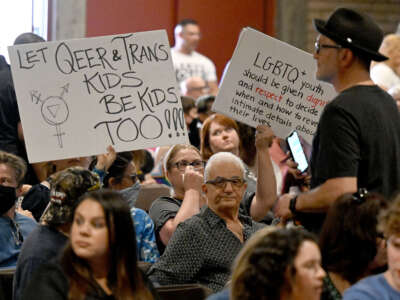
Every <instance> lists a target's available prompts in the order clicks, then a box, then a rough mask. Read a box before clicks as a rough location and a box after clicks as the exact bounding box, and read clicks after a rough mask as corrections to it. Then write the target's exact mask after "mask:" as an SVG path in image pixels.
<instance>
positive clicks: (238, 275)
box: [231, 228, 325, 300]
mask: <svg viewBox="0 0 400 300" xmlns="http://www.w3.org/2000/svg"><path fill="white" fill-rule="evenodd" d="M324 276H325V272H324V270H323V269H322V268H321V254H320V251H319V249H318V245H317V243H316V240H315V237H314V236H313V235H312V234H310V233H308V232H306V231H304V230H301V229H293V228H292V229H285V228H282V229H277V230H272V231H271V228H264V229H262V230H260V231H259V232H257V233H255V234H254V236H253V237H252V238H251V239H250V240H249V241H248V243H247V244H246V246H245V247H244V248H243V249H242V251H241V252H240V254H239V256H238V258H237V259H236V262H235V264H234V269H233V274H232V291H231V299H233V300H250V299H259V300H280V299H297V300H317V299H318V300H319V297H320V294H321V291H322V280H323V278H324Z"/></svg>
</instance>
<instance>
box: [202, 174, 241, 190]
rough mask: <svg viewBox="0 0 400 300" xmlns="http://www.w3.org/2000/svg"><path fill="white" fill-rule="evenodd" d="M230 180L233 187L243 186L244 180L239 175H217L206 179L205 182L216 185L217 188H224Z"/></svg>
mask: <svg viewBox="0 0 400 300" xmlns="http://www.w3.org/2000/svg"><path fill="white" fill-rule="evenodd" d="M228 182H230V183H231V184H232V187H234V188H240V187H241V186H243V184H244V183H245V182H246V180H244V179H243V178H240V177H232V178H225V177H219V176H218V177H217V178H215V179H214V180H207V181H206V183H208V184H212V185H214V186H216V187H217V188H220V189H224V188H226V185H227V184H228Z"/></svg>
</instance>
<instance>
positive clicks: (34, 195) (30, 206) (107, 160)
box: [21, 146, 116, 221]
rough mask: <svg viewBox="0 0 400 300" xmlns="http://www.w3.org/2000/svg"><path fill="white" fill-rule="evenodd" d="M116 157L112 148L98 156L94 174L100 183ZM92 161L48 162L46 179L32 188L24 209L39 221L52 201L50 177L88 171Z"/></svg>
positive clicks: (23, 205)
mask: <svg viewBox="0 0 400 300" xmlns="http://www.w3.org/2000/svg"><path fill="white" fill-rule="evenodd" d="M115 156H116V153H115V150H114V148H113V147H112V146H109V147H108V148H107V153H106V154H100V155H98V156H97V163H96V166H95V167H94V169H93V172H95V173H97V175H99V177H100V182H103V178H104V176H105V174H106V172H107V170H108V168H109V167H110V165H111V164H112V163H113V161H114V159H115ZM90 161H91V158H89V157H77V158H68V159H61V160H55V161H49V162H47V163H46V172H45V178H46V179H45V180H44V181H42V182H41V183H40V184H36V185H34V186H32V188H31V189H30V190H29V192H28V193H27V194H26V195H25V197H24V200H23V201H22V204H21V205H22V208H23V209H26V210H29V211H31V212H32V214H33V216H34V217H35V219H36V220H37V221H38V220H39V219H40V217H41V216H42V214H43V211H44V209H45V208H46V207H47V204H48V203H49V201H50V190H49V188H50V183H49V182H48V180H49V177H50V176H51V175H52V174H54V173H56V172H59V171H62V170H65V169H67V168H70V167H82V168H85V169H88V168H89V165H90Z"/></svg>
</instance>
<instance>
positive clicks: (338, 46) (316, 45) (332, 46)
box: [314, 42, 343, 54]
mask: <svg viewBox="0 0 400 300" xmlns="http://www.w3.org/2000/svg"><path fill="white" fill-rule="evenodd" d="M314 47H315V53H317V54H319V52H320V51H321V49H322V48H330V49H342V48H343V47H342V46H340V45H325V44H320V43H319V42H315V44H314Z"/></svg>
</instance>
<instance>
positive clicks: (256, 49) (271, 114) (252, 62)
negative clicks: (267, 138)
mask: <svg viewBox="0 0 400 300" xmlns="http://www.w3.org/2000/svg"><path fill="white" fill-rule="evenodd" d="M315 71H316V63H315V62H314V59H313V58H312V55H310V54H309V53H306V52H304V51H302V50H300V49H297V48H295V47H293V46H291V45H288V44H286V43H283V42H281V41H279V40H276V39H274V38H272V37H269V36H267V35H265V34H263V33H261V32H258V31H256V30H254V29H251V28H245V29H243V30H242V32H241V34H240V37H239V41H238V44H237V45H236V49H235V51H234V54H233V56H232V60H231V62H230V64H229V66H228V69H227V71H226V74H225V76H224V79H223V82H222V85H221V87H220V90H219V92H218V95H217V98H216V100H215V102H214V105H213V110H214V111H217V112H220V113H223V114H225V115H228V116H230V117H232V118H233V119H235V120H238V121H239V122H243V123H245V124H248V125H250V126H253V127H256V126H257V125H258V124H267V125H269V126H270V127H271V128H272V129H273V130H274V132H275V134H276V135H277V136H279V137H281V138H285V137H286V136H287V135H288V134H289V133H290V132H291V131H292V130H297V131H298V133H299V134H300V135H302V136H303V138H304V139H305V140H306V141H307V142H308V143H310V144H311V141H312V137H313V135H314V133H315V131H316V128H317V125H318V121H319V117H320V114H321V112H322V110H323V108H324V107H325V105H326V104H327V103H328V102H329V101H330V100H332V99H333V98H334V96H335V95H336V92H335V91H334V89H333V87H332V86H331V85H329V84H326V83H323V82H320V81H317V80H316V79H315Z"/></svg>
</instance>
